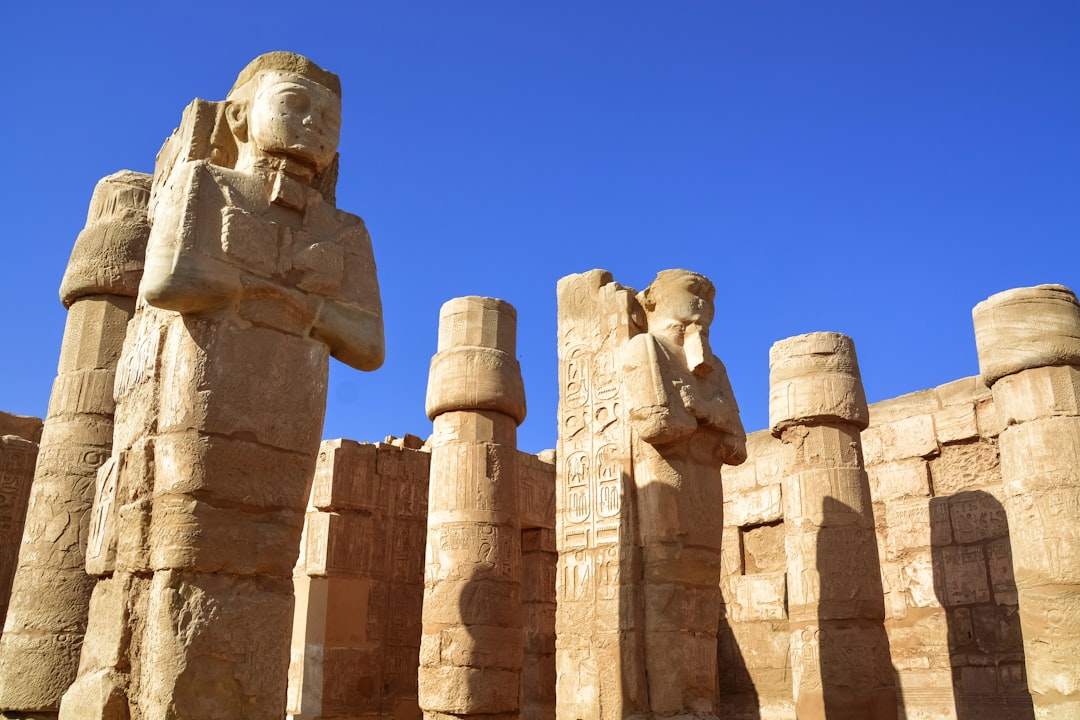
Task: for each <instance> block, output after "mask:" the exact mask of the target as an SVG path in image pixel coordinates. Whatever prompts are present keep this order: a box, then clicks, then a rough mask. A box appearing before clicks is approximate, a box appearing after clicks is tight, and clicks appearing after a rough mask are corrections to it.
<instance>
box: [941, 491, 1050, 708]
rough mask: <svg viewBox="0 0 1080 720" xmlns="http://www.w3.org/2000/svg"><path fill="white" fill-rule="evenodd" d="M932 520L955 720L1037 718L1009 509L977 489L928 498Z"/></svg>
mask: <svg viewBox="0 0 1080 720" xmlns="http://www.w3.org/2000/svg"><path fill="white" fill-rule="evenodd" d="M930 517H931V518H939V520H938V523H937V525H938V527H936V528H935V532H934V533H933V563H934V592H935V593H936V594H937V598H938V600H939V601H940V602H941V605H942V607H943V608H944V609H945V618H946V622H947V623H948V632H949V659H950V661H951V664H952V682H953V696H954V698H955V701H956V720H986V719H988V718H993V719H994V720H1034V718H1035V711H1034V709H1033V706H1032V702H1031V696H1030V694H1029V693H1028V690H1027V676H1026V673H1025V664H1024V642H1023V635H1022V634H1021V631H1020V615H1019V612H1018V607H1017V597H1016V582H1015V580H1014V579H1013V570H1012V567H1013V565H1012V543H1011V541H1010V538H1009V523H1008V519H1007V518H1006V516H1005V509H1004V508H1003V507H1002V506H1001V503H1000V502H999V501H998V500H997V498H995V497H994V496H993V495H991V494H989V493H987V492H984V491H982V490H972V491H966V492H961V493H957V494H956V495H951V496H948V497H936V498H933V499H931V500H930ZM945 529H948V530H950V532H944V531H943V530H945Z"/></svg>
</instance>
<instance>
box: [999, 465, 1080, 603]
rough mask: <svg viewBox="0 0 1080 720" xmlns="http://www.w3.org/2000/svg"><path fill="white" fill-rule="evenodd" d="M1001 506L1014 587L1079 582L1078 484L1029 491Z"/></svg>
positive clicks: (1079, 499) (1079, 489)
mask: <svg viewBox="0 0 1080 720" xmlns="http://www.w3.org/2000/svg"><path fill="white" fill-rule="evenodd" d="M1005 507H1006V510H1007V512H1008V514H1009V525H1010V535H1011V538H1012V551H1013V567H1014V568H1015V571H1016V586H1017V587H1018V588H1020V589H1024V588H1030V587H1038V586H1041V585H1080V525H1078V524H1077V522H1076V518H1077V517H1080V487H1077V486H1073V487H1068V486H1065V487H1051V488H1049V489H1046V490H1030V491H1028V492H1027V493H1025V494H1023V495H1015V496H1013V497H1010V498H1007V499H1006V502H1005Z"/></svg>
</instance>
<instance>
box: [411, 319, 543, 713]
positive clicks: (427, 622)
mask: <svg viewBox="0 0 1080 720" xmlns="http://www.w3.org/2000/svg"><path fill="white" fill-rule="evenodd" d="M516 331H517V314H516V312H515V311H514V308H513V307H512V306H511V305H510V304H509V303H506V302H504V301H502V300H496V299H493V298H481V297H465V298H457V299H454V300H450V301H449V302H447V303H446V304H444V305H443V307H442V310H441V312H440V316H439V344H438V352H437V353H436V355H435V357H434V358H432V361H431V373H430V376H429V381H428V395H427V411H428V416H429V417H430V418H431V419H432V421H433V423H434V428H433V433H432V436H431V440H430V444H431V475H430V489H429V493H428V499H429V513H428V532H427V555H426V562H425V565H426V572H425V579H424V610H423V634H422V637H421V641H420V672H419V698H420V707H421V708H422V709H423V711H424V717H426V718H430V719H432V720H434V719H436V718H448V717H489V718H493V719H494V718H516V717H519V716H520V712H521V674H522V663H523V656H524V633H523V632H522V626H523V622H524V607H523V604H522V579H523V578H522V559H521V555H522V548H521V520H520V518H519V516H518V479H517V426H518V425H519V424H520V423H521V422H522V421H523V420H524V419H525V391H524V386H523V385H522V381H521V370H520V367H519V366H518V362H517V359H516V358H515V356H514V352H515V345H516Z"/></svg>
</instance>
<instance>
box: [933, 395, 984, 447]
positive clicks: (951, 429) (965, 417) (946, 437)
mask: <svg viewBox="0 0 1080 720" xmlns="http://www.w3.org/2000/svg"><path fill="white" fill-rule="evenodd" d="M934 432H935V434H936V435H937V439H938V442H939V443H940V444H942V445H945V444H947V443H956V442H964V441H966V440H972V439H974V438H977V437H979V424H978V416H977V415H976V413H975V403H974V402H967V403H964V404H962V405H949V406H946V407H943V408H942V409H940V410H938V411H936V412H935V413H934Z"/></svg>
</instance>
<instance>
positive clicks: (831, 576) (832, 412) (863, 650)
mask: <svg viewBox="0 0 1080 720" xmlns="http://www.w3.org/2000/svg"><path fill="white" fill-rule="evenodd" d="M769 368H770V378H769V424H770V426H771V427H772V432H773V434H774V435H775V436H777V437H779V438H781V439H782V441H783V442H784V443H787V444H789V445H791V446H792V449H793V455H792V460H791V465H790V466H789V468H788V469H787V472H786V477H785V480H784V484H783V495H784V505H785V511H784V526H785V528H786V538H785V545H786V552H787V558H788V617H789V620H790V628H791V665H792V670H793V682H794V688H793V691H794V697H795V708H796V713H797V716H798V718H799V720H824V719H825V718H828V720H845V719H850V720H863V719H864V718H876V719H878V720H883V719H885V718H891V717H896V696H895V690H894V688H893V683H892V678H891V673H890V670H891V667H890V665H889V659H888V658H889V649H888V640H887V638H886V636H885V630H884V625H883V623H884V617H885V607H884V602H883V596H882V589H881V571H880V566H879V563H878V557H877V544H876V538H875V534H874V518H873V511H872V507H871V501H870V485H869V482H868V480H867V476H866V472H865V470H864V468H863V459H862V443H861V440H860V431H861V430H863V429H865V428H866V426H867V422H868V418H869V415H868V411H867V407H866V397H865V395H864V393H863V387H862V380H861V378H860V377H859V367H858V363H857V361H856V358H855V346H854V344H853V343H852V341H851V339H850V338H848V337H846V336H844V335H840V334H837V333H824V332H821V333H810V334H807V335H798V336H796V337H792V338H788V339H786V340H781V341H779V342H777V343H775V344H774V345H773V346H772V349H771V350H770V352H769Z"/></svg>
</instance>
